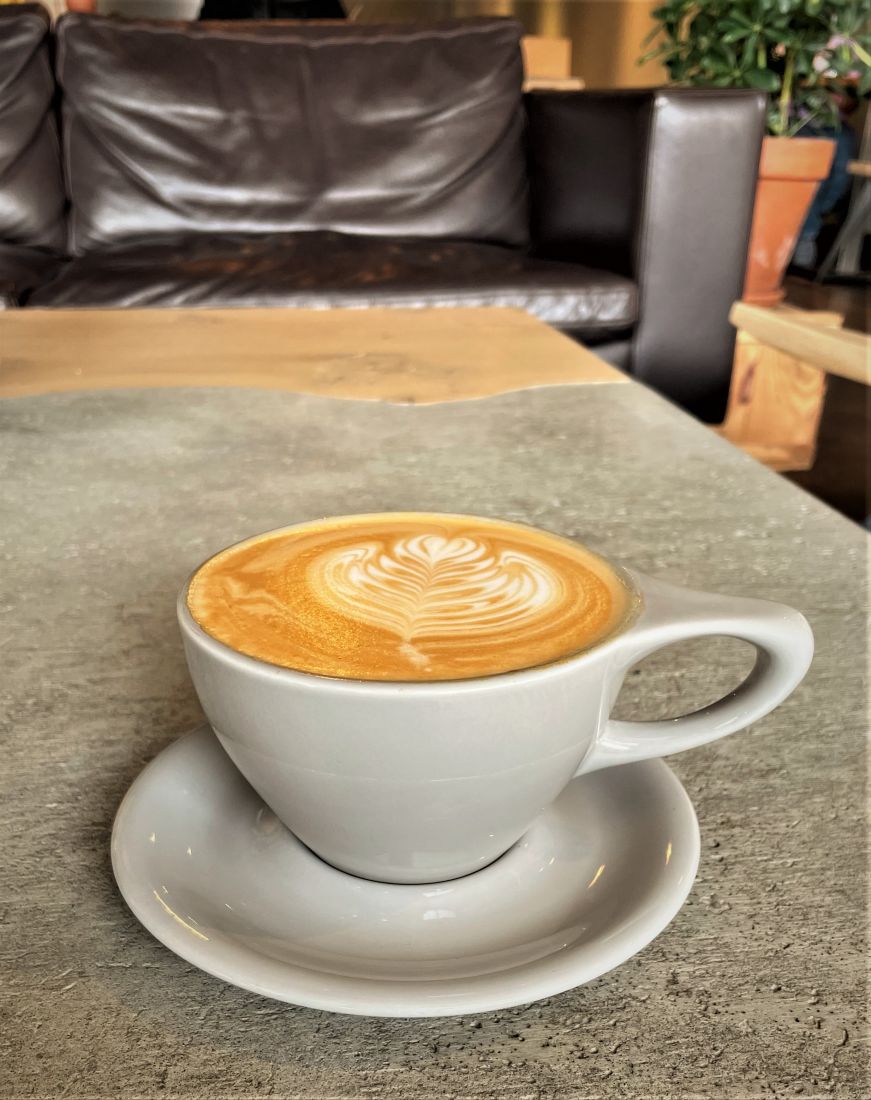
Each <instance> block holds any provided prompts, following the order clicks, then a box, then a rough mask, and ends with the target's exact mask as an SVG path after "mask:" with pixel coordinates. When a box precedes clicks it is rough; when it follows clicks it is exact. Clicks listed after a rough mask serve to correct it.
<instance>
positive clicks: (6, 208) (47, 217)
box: [0, 4, 66, 251]
mask: <svg viewBox="0 0 871 1100" xmlns="http://www.w3.org/2000/svg"><path fill="white" fill-rule="evenodd" d="M48 38H49V23H48V16H47V14H46V12H45V10H44V9H43V8H41V7H40V6H39V5H38V4H16V5H13V6H12V7H8V6H6V5H0V240H2V241H8V242H10V243H13V244H20V245H35V246H38V247H41V248H47V249H56V250H58V251H62V250H63V248H64V246H65V238H66V226H65V222H64V206H65V204H66V197H65V195H64V185H63V173H62V170H61V163H60V149H59V146H58V139H57V128H56V125H55V120H54V113H53V110H54V108H53V98H54V77H53V76H52V72H51V63H50V61H49V54H48Z"/></svg>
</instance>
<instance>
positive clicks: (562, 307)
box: [30, 232, 637, 339]
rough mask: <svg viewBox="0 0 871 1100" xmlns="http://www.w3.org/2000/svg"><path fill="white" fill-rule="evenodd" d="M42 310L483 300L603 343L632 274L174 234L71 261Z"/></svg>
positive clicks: (465, 245) (435, 249) (464, 254)
mask: <svg viewBox="0 0 871 1100" xmlns="http://www.w3.org/2000/svg"><path fill="white" fill-rule="evenodd" d="M30 302H31V304H32V305H38V306H56V307H65V306H94V307H117V306H131V307H135V306H210V307H220V306H267V307H268V306H295V307H298V308H310V309H325V308H329V307H333V306H346V307H355V306H357V307H364V306H409V307H414V306H439V305H441V306H478V305H482V306H483V305H503V306H515V307H518V308H521V309H526V310H528V311H529V312H530V313H534V314H536V315H537V316H538V317H540V318H541V319H542V320H544V321H547V322H548V323H549V324H553V325H556V326H557V327H562V328H566V329H569V330H571V331H572V332H576V333H580V334H590V335H594V336H595V335H597V336H598V338H600V339H604V338H606V337H607V336H608V335H609V334H611V333H613V332H621V331H624V330H625V329H626V328H628V327H630V326H631V325H632V324H633V323H634V321H635V318H636V310H637V302H636V292H635V286H634V284H633V283H632V282H630V281H629V280H628V279H625V278H623V277H621V276H619V275H613V274H611V273H610V272H606V271H596V270H593V269H591V268H587V267H582V266H581V265H579V264H568V263H560V262H557V261H553V260H541V259H535V258H534V257H530V256H528V255H526V254H525V253H524V252H522V251H520V250H518V249H512V248H504V247H501V246H498V245H489V244H479V243H475V242H469V241H463V242H455V241H428V240H390V239H385V238H373V237H357V236H349V235H346V234H341V233H332V232H313V233H294V234H285V235H278V236H261V237H239V236H231V237H225V238H217V239H216V238H213V237H208V236H195V237H189V236H187V237H178V238H173V239H169V240H164V241H162V242H159V243H148V244H141V245H135V244H134V245H124V246H116V247H115V248H113V249H108V250H105V251H102V252H92V253H89V254H88V255H86V256H82V257H79V258H77V259H75V260H73V261H72V262H70V263H69V264H68V265H67V267H66V268H65V269H64V271H63V272H62V273H61V274H60V275H59V276H58V277H57V278H56V279H55V280H54V281H53V282H51V283H49V284H47V285H46V286H44V287H42V288H41V289H39V290H38V291H36V292H35V293H34V294H33V296H32V298H31V300H30Z"/></svg>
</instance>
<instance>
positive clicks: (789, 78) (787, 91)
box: [777, 50, 795, 137]
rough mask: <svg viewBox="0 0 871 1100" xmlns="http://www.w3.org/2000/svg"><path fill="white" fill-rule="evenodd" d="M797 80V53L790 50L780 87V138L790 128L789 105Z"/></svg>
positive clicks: (778, 129) (778, 128)
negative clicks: (793, 86)
mask: <svg viewBox="0 0 871 1100" xmlns="http://www.w3.org/2000/svg"><path fill="white" fill-rule="evenodd" d="M794 79H795V53H794V52H793V51H792V50H790V51H789V52H788V53H787V55H786V65H785V66H784V70H783V82H782V83H781V85H780V102H779V104H778V106H779V109H780V120H779V122H778V127H777V132H778V135H779V136H780V137H783V136H784V135H785V134H786V131H787V129H788V128H789V105H790V103H791V102H792V82H793V80H794Z"/></svg>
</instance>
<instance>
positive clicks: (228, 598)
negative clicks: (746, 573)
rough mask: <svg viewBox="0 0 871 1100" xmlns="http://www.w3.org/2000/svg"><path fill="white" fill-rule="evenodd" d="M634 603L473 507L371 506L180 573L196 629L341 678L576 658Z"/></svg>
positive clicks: (590, 568) (423, 675)
mask: <svg viewBox="0 0 871 1100" xmlns="http://www.w3.org/2000/svg"><path fill="white" fill-rule="evenodd" d="M636 602H637V598H636V596H635V594H634V593H633V592H632V590H631V589H630V588H629V587H628V586H627V584H626V583H625V582H624V581H623V580H622V578H621V577H620V576H619V575H618V574H617V573H616V572H615V571H614V570H613V569H611V568H610V567H609V566H608V565H607V564H606V563H605V562H604V561H603V560H602V559H601V558H599V557H598V556H596V555H595V554H593V553H592V552H590V551H589V550H586V549H585V548H584V547H583V546H580V545H578V544H576V543H573V542H569V541H568V540H566V539H562V538H559V537H557V536H556V535H550V534H547V533H546V532H544V531H538V530H536V529H534V528H530V527H523V526H520V525H516V524H511V523H502V522H499V521H497V520H487V519H478V518H476V517H474V516H454V515H442V514H438V513H433V514H430V513H415V512H407V513H385V514H382V515H366V516H347V517H341V518H338V519H329V520H323V521H320V522H315V523H310V524H305V525H301V526H298V527H291V528H287V529H285V530H282V531H275V532H271V533H269V534H265V535H261V536H259V537H256V538H253V539H249V540H248V541H246V542H243V543H240V544H239V545H237V546H233V547H230V548H229V549H228V550H224V551H222V552H221V553H220V554H217V555H216V556H215V557H213V558H211V559H210V560H209V561H207V562H206V563H205V564H204V565H203V566H202V567H201V568H200V569H199V570H198V571H197V573H196V574H195V575H194V577H193V580H192V581H191V583H190V586H189V589H188V595H187V604H188V609H189V610H190V613H191V615H192V616H193V618H194V620H195V621H196V622H197V623H198V624H199V625H200V627H202V629H203V630H205V631H206V633H208V634H210V635H212V637H214V638H216V639H217V640H218V641H220V642H223V643H224V644H225V645H227V646H230V647H231V648H232V649H235V650H237V651H238V652H240V653H244V654H247V655H248V656H249V657H256V658H258V659H259V660H261V661H267V662H269V663H270V664H274V665H280V666H283V667H285V668H290V669H295V670H297V671H300V672H311V673H316V674H318V675H321V676H333V677H340V678H344V679H355V680H382V681H394V680H397V681H415V680H417V681H420V680H459V679H467V678H469V677H474V676H488V675H494V674H496V673H501V672H509V671H512V670H515V669H522V668H530V667H533V666H536V665H541V664H546V663H548V662H551V661H555V660H559V659H560V658H562V657H566V656H569V655H570V654H574V653H578V652H580V651H582V650H584V649H587V648H589V647H590V646H593V645H596V644H597V643H598V642H601V641H603V640H604V639H605V638H607V637H608V636H610V635H611V634H613V633H615V632H616V631H618V630H619V629H620V628H621V626H622V625H623V624H624V623H626V621H627V619H628V617H629V616H630V614H631V612H632V610H633V609H634V607H635V604H636Z"/></svg>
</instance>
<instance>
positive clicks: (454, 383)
mask: <svg viewBox="0 0 871 1100" xmlns="http://www.w3.org/2000/svg"><path fill="white" fill-rule="evenodd" d="M626 381H627V379H626V377H625V375H623V374H621V373H620V371H618V370H615V368H613V367H611V366H609V365H608V364H607V363H605V362H603V361H602V360H601V359H599V358H598V357H597V356H596V355H594V354H593V353H592V352H591V351H588V350H587V349H586V348H583V347H581V346H580V345H579V344H576V343H575V342H574V341H573V340H571V339H570V338H569V337H567V336H563V335H561V334H560V333H558V332H556V331H555V330H554V329H551V328H549V327H548V326H547V325H545V324H543V323H542V322H541V321H538V320H536V319H535V318H534V317H531V316H530V315H529V314H527V313H524V312H523V311H521V310H513V309H428V310H418V309H362V310H350V309H341V310H286V309H237V310H231V309H223V310H199V309H189V310H171V309H148V310H9V311H7V312H4V313H0V397H18V396H23V395H26V394H39V393H50V392H58V391H64V390H86V389H112V388H118V387H122V388H129V387H142V386H145V387H148V386H247V387H255V388H266V389H280V390H291V391H296V392H300V393H314V394H324V395H327V396H331V397H348V398H358V399H369V400H380V401H390V402H395V403H400V404H429V403H434V402H440V401H462V400H466V399H469V398H476V397H487V396H490V395H493V394H498V393H505V392H508V391H511V390H518V389H526V388H528V387H532V386H547V385H563V384H567V383H577V384H593V383H613V382H626Z"/></svg>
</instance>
